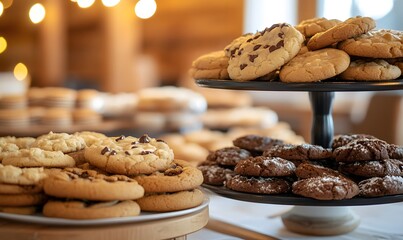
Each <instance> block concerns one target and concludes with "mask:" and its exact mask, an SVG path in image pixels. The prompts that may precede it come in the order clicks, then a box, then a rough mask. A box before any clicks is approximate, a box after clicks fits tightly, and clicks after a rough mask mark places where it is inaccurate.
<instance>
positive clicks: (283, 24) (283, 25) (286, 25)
mask: <svg viewBox="0 0 403 240" xmlns="http://www.w3.org/2000/svg"><path fill="white" fill-rule="evenodd" d="M280 27H281V28H283V27H288V24H287V23H282V24H281V25H280Z"/></svg>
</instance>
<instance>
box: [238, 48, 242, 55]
mask: <svg viewBox="0 0 403 240" xmlns="http://www.w3.org/2000/svg"><path fill="white" fill-rule="evenodd" d="M242 52H243V48H241V49H239V51H238V56H239V55H241V54H242Z"/></svg>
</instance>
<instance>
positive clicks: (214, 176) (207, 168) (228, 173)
mask: <svg viewBox="0 0 403 240" xmlns="http://www.w3.org/2000/svg"><path fill="white" fill-rule="evenodd" d="M197 168H198V169H199V170H200V171H202V173H203V178H204V180H203V183H205V184H209V185H215V186H223V185H224V183H225V182H226V181H227V180H229V179H230V178H232V177H233V176H234V175H235V172H234V170H232V169H229V168H224V167H221V166H218V165H201V166H198V167H197Z"/></svg>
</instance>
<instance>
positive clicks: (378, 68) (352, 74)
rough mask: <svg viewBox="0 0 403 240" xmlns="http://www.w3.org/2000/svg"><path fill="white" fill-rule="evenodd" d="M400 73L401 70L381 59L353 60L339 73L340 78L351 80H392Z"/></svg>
mask: <svg viewBox="0 0 403 240" xmlns="http://www.w3.org/2000/svg"><path fill="white" fill-rule="evenodd" d="M400 75H401V70H400V68H398V67H397V66H395V65H392V64H389V63H388V62H387V61H385V60H382V59H374V60H362V59H359V60H355V61H352V62H351V63H350V66H348V68H347V69H346V70H345V71H344V72H342V73H341V74H340V78H341V79H344V80H353V81H381V80H393V79H396V78H398V77H400Z"/></svg>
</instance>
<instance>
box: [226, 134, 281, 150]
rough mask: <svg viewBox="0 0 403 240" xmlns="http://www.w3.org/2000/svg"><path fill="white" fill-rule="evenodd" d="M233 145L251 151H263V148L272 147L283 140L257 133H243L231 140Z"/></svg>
mask: <svg viewBox="0 0 403 240" xmlns="http://www.w3.org/2000/svg"><path fill="white" fill-rule="evenodd" d="M232 142H233V144H234V146H237V147H240V148H242V149H246V150H248V151H251V152H259V153H263V152H264V151H265V150H268V149H270V148H272V147H273V146H277V145H282V144H284V141H283V140H280V139H274V138H270V137H265V136H259V135H252V134H250V135H245V136H242V137H238V138H236V139H234V140H233V141H232Z"/></svg>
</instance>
